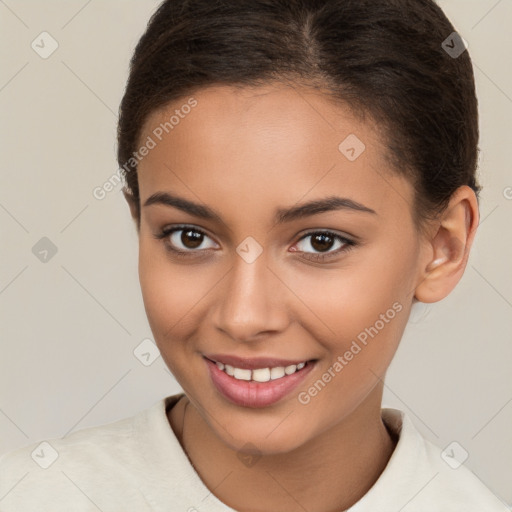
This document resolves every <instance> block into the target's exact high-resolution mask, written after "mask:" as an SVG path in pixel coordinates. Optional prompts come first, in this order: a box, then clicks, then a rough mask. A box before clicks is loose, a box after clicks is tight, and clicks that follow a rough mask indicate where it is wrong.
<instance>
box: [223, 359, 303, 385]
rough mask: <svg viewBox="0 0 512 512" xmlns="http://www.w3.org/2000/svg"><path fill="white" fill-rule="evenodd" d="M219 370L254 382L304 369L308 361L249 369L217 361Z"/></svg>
mask: <svg viewBox="0 0 512 512" xmlns="http://www.w3.org/2000/svg"><path fill="white" fill-rule="evenodd" d="M215 364H216V365H217V368H219V370H223V371H225V372H226V373H227V374H228V375H230V376H231V377H234V378H235V379H237V380H247V381H250V380H252V381H254V382H268V381H270V380H276V379H280V378H282V377H284V376H286V375H292V374H293V373H295V372H296V371H299V370H302V368H304V367H305V366H306V361H304V362H302V363H299V364H291V365H289V366H286V367H284V366H276V367H274V368H255V369H254V370H249V369H246V368H235V367H234V366H231V365H229V364H224V363H220V362H218V361H216V362H215Z"/></svg>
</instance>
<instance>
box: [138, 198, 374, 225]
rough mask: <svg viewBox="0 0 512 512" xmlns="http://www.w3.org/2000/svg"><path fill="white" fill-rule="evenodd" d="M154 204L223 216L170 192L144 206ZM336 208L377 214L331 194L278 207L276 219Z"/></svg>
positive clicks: (209, 216)
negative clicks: (288, 206)
mask: <svg viewBox="0 0 512 512" xmlns="http://www.w3.org/2000/svg"><path fill="white" fill-rule="evenodd" d="M154 204H160V205H165V206H172V207H174V208H177V209H178V210H181V211H183V212H185V213H188V214H190V215H193V216H195V217H199V218H201V219H205V220H216V221H219V222H222V218H221V216H220V215H219V214H218V213H217V212H216V211H215V210H213V209H211V208H209V207H208V206H204V205H202V204H199V203H195V202H193V201H189V200H188V199H184V198H182V197H178V196H174V195H172V194H169V193H168V192H156V193H155V194H153V195H151V196H150V197H149V198H148V199H147V200H146V201H145V203H144V207H146V206H151V205H154ZM335 210H348V211H357V212H364V213H371V214H374V215H377V212H376V211H375V210H372V209H371V208H368V207H367V206H364V205H363V204H361V203H358V202H357V201H353V200H352V199H348V198H346V197H338V196H329V197H326V198H323V199H317V200H314V201H310V202H308V203H303V204H299V205H297V206H292V207H290V208H278V209H277V210H276V213H275V216H274V220H275V223H276V224H283V223H285V222H291V221H294V220H297V219H301V218H304V217H309V216H311V215H318V214H320V213H324V212H329V211H335Z"/></svg>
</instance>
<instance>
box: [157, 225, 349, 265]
mask: <svg viewBox="0 0 512 512" xmlns="http://www.w3.org/2000/svg"><path fill="white" fill-rule="evenodd" d="M185 230H188V231H193V232H195V233H200V234H201V235H203V236H206V237H208V238H210V237H209V236H208V235H207V234H206V233H205V232H204V231H203V230H201V229H199V228H196V227H195V226H190V225H179V226H174V227H172V228H164V229H162V230H161V232H160V233H157V234H155V235H154V236H155V238H156V239H158V240H163V239H165V238H167V237H169V236H170V235H172V234H173V233H175V232H176V231H185ZM312 235H328V236H329V237H331V238H333V239H335V240H337V241H339V242H341V243H343V244H344V245H343V246H342V247H340V248H339V249H336V250H335V251H333V252H317V253H309V252H308V253H304V254H306V255H307V256H301V257H302V258H303V259H305V260H308V261H311V260H312V261H319V260H321V259H331V258H333V257H336V256H339V255H340V254H341V253H344V252H348V251H349V250H350V249H352V248H353V247H355V246H356V245H357V243H356V242H354V241H353V240H350V239H348V238H345V237H343V236H341V235H338V234H337V233H333V232H332V231H327V230H313V231H308V232H307V233H305V234H304V235H303V236H302V237H301V238H300V239H299V240H298V242H301V241H302V240H304V239H306V238H308V236H312ZM164 244H165V248H166V249H167V250H168V251H170V252H172V253H173V254H174V255H176V256H178V257H180V258H190V257H192V258H193V257H195V256H196V254H195V253H198V252H200V251H211V249H198V250H195V249H190V250H188V251H183V250H181V249H176V248H174V247H172V246H171V245H170V244H169V243H168V241H165V242H164ZM294 252H295V251H294ZM296 252H302V251H296Z"/></svg>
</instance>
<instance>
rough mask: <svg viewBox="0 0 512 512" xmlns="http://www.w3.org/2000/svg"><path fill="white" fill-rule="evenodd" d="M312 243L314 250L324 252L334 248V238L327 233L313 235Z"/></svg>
mask: <svg viewBox="0 0 512 512" xmlns="http://www.w3.org/2000/svg"><path fill="white" fill-rule="evenodd" d="M310 243H311V247H313V249H315V250H316V251H320V252H323V251H327V250H329V249H330V248H331V247H332V245H333V243H334V238H333V237H332V236H330V235H329V234H327V233H317V234H315V235H312V237H311V242H310Z"/></svg>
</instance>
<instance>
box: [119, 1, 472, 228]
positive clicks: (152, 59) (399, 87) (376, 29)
mask: <svg viewBox="0 0 512 512" xmlns="http://www.w3.org/2000/svg"><path fill="white" fill-rule="evenodd" d="M453 32H455V29H454V27H453V26H452V24H451V23H450V21H449V20H448V19H447V18H446V16H445V15H444V13H443V11H442V10H441V8H440V7H439V6H438V5H437V4H436V3H435V2H434V1H433V0H216V1H212V0H165V1H164V2H163V3H162V4H161V5H160V6H159V8H158V9H157V11H156V12H155V13H154V14H153V16H152V17H151V19H150V20H149V22H148V26H147V29H146V31H145V33H144V34H143V36H142V37H141V39H140V40H139V42H138V44H137V46H136V48H135V52H134V54H133V57H132V59H131V62H130V74H129V78H128V82H127V85H126V90H125V93H124V97H123V99H122V102H121V105H120V115H119V125H118V154H117V158H118V162H119V166H120V167H121V168H122V172H123V176H124V178H125V181H126V189H127V192H128V193H130V194H131V195H132V196H133V198H134V199H135V202H136V204H137V208H138V216H139V219H140V197H139V189H138V180H137V161H136V159H134V158H133V154H134V152H136V151H137V148H138V143H139V138H140V135H141V130H142V127H143V125H144V123H145V121H146V120H147V118H148V116H149V114H151V113H153V112H154V111H155V110H157V109H160V108H162V107H165V106H166V105H167V104H168V103H169V102H171V101H175V100H177V99H178V98H182V97H184V96H185V95H187V94H191V93H192V92H193V91H195V90H198V89H200V88H202V87H207V86H210V85H220V84H224V85H232V86H240V87H244V86H258V85H264V84H267V83H269V82H272V81H276V80H278V81H283V82H285V81H290V82H292V83H301V84H306V85H311V86H313V87H322V88H323V89H325V90H327V91H328V92H329V94H330V95H332V97H334V98H336V99H337V100H339V101H340V102H343V103H345V104H348V105H349V106H350V107H351V108H352V109H353V111H354V112H356V113H357V114H358V115H360V116H363V117H364V116H365V115H369V116H370V117H371V118H373V119H375V120H376V121H377V123H378V125H379V127H380V131H381V132H382V133H383V134H384V135H383V137H384V141H385V144H386V146H387V148H388V154H387V157H388V159H389V161H390V163H391V164H392V168H393V170H394V171H395V172H397V173H399V174H402V175H405V176H407V178H408V179H409V180H410V181H411V183H412V184H413V186H414V190H415V205H414V215H415V221H416V222H417V225H418V226H419V227H421V225H422V220H424V219H426V218H431V217H433V216H435V214H437V213H440V212H442V211H443V210H444V209H445V208H446V206H447V204H448V201H449V200H450V197H451V196H452V194H453V192H454V191H455V190H456V189H457V188H458V187H460V186H461V185H468V186H470V187H471V188H472V189H473V190H474V191H475V193H476V194H477V197H478V194H479V192H480V188H481V187H480V186H479V185H478V183H477V180H476V176H475V173H476V168H477V159H478V147H477V145H478V137H479V133H478V105H477V98H476V95H475V84H474V76H473V68H472V64H471V60H470V57H469V54H468V52H467V50H465V51H462V53H461V54H460V55H457V54H455V55H454V54H453V53H450V52H449V51H447V50H449V48H453V47H456V43H457V44H459V45H460V44H462V41H461V39H460V37H459V39H454V38H453V37H452V39H449V37H450V36H451V35H452V34H453ZM455 36H457V35H456V34H455ZM446 41H448V43H447V42H446ZM445 45H447V46H445Z"/></svg>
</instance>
